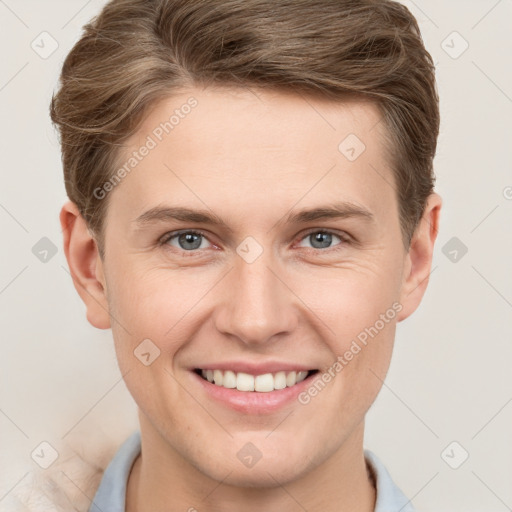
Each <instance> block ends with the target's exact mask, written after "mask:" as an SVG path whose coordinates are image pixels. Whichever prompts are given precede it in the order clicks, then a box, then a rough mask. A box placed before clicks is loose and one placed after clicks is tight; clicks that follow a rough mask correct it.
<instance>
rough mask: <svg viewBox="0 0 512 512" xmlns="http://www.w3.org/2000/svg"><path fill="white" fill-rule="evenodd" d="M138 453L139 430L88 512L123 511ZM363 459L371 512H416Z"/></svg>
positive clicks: (378, 468) (378, 467)
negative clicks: (370, 483) (371, 488)
mask: <svg viewBox="0 0 512 512" xmlns="http://www.w3.org/2000/svg"><path fill="white" fill-rule="evenodd" d="M140 452H141V441H140V431H136V432H134V433H133V434H132V435H131V436H130V437H128V439H126V441H124V443H123V444H122V445H121V447H120V448H119V450H118V451H117V453H116V454H115V455H114V458H113V459H112V460H111V461H110V463H109V465H108V466H107V468H106V469H105V473H104V474H103V477H102V479H101V482H100V486H99V487H98V490H97V492H96V494H95V496H94V499H93V501H92V503H91V506H90V508H89V512H125V503H126V486H127V483H128V477H129V475H130V471H131V469H132V465H133V463H134V462H135V459H136V458H137V457H138V455H139V454H140ZM364 457H365V460H366V462H367V464H368V467H369V468H370V471H371V472H372V474H373V476H374V479H375V484H376V495H377V499H376V503H375V509H374V512H416V511H415V509H414V507H413V506H412V504H411V503H410V500H408V499H407V498H406V497H405V495H404V494H403V493H402V491H401V490H400V489H399V488H398V487H397V486H396V484H395V483H394V482H393V480H392V478H391V475H390V474H389V472H388V470H387V469H386V468H385V466H384V465H383V464H382V462H381V461H380V460H379V459H378V458H377V456H376V455H375V454H374V453H373V452H371V451H370V450H364Z"/></svg>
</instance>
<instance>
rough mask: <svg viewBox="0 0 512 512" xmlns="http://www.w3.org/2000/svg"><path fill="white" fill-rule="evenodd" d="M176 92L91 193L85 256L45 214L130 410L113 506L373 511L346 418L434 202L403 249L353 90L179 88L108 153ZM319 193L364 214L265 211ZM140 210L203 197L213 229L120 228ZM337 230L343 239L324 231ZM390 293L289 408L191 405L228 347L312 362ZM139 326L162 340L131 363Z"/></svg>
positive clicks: (424, 238)
mask: <svg viewBox="0 0 512 512" xmlns="http://www.w3.org/2000/svg"><path fill="white" fill-rule="evenodd" d="M190 96H194V98H196V99H197V101H198V105H197V107H195V108H194V109H193V110H192V111H191V113H190V114H188V115H187V116H186V117H185V118H184V119H182V120H180V123H179V125H178V126H176V127H175V128H174V130H173V131H172V132H171V133H170V134H168V135H166V136H165V137H164V138H163V140H162V141H161V142H160V143H159V144H158V146H157V147H156V148H154V149H152V150H151V151H150V153H149V154H148V155H147V156H146V157H145V158H144V159H143V160H142V161H141V162H140V163H138V165H137V167H136V168H135V169H134V170H132V171H131V173H129V174H128V175H127V176H126V177H125V178H124V179H123V180H122V182H121V183H120V184H119V185H117V186H116V187H115V188H114V189H113V190H112V191H111V192H110V193H109V196H108V201H109V204H108V211H107V217H106V224H105V240H106V242H105V243H106V245H105V248H106V254H105V259H104V260H102V259H101V258H100V256H99V253H98V250H97V245H96V241H95V239H94V237H93V236H92V235H91V233H90V232H89V230H88V229H87V226H86V224H85V222H84V220H83V218H82V217H81V216H80V214H79V212H78V210H77V208H76V206H75V205H74V204H73V203H71V202H68V203H66V204H65V205H64V206H63V208H62V211H61V215H60V220H61V223H62V226H63V228H65V229H64V248H65V253H66V257H67V260H68V263H69V268H70V272H71V275H72V278H73V281H74V284H75V287H76V289H77V291H78V293H79V294H80V296H81V298H82V299H83V301H84V303H85V305H86V307H87V318H88V320H89V322H90V323H91V324H92V325H93V326H95V327H97V328H99V329H108V328H111V329H112V334H113V338H114V342H115V348H116V353H117V357H118V363H119V367H120V370H121V372H122V373H123V375H124V380H125V382H126V385H127V387H128V389H129V391H130V393H131V394H132V395H133V398H134V400H135V401H136V403H137V405H138V408H139V419H140V430H141V436H142V454H143V455H142V456H141V457H139V458H138V459H137V460H136V462H135V464H134V466H133V468H132V472H131V474H130V478H129V483H128V490H127V510H128V511H135V510H137V511H139V512H144V511H153V512H154V511H160V510H162V511H163V510H184V511H185V510H189V509H191V508H192V507H194V508H195V509H197V510H198V511H199V512H201V511H202V510H208V511H223V512H230V511H239V510H244V511H246V512H252V511H260V510H280V511H299V510H303V509H306V510H309V511H317V510H318V511H319V510H322V511H337V512H340V511H352V512H353V511H357V512H370V511H373V510H374V506H375V489H374V486H373V484H372V480H371V479H370V478H369V476H368V473H367V469H366V466H365V461H364V455H363V432H364V418H365V414H366V412H367V410H368V409H369V407H370V406H371V404H372V403H373V401H374V400H375V398H376V396H377V394H378V392H379V391H380V389H381V386H382V380H383V379H384V378H385V375H386V372H387V370H388V367H389V363H390V358H391V354H392V349H393V343H394V337H395V328H396V323H397V322H399V321H402V320H404V319H405V318H407V317H408V316H409V315H411V313H413V312H414V310H415V309H416V308H417V307H418V305H419V303H420V301H421V299H422V297H423V294H424V292H425V289H426V287H427V284H428V278H429V273H430V270H431V263H432V251H433V247H434V242H435V239H436V235H437V231H438V223H439V213H440V209H441V198H440V197H439V195H437V194H432V195H431V196H430V197H429V199H428V202H427V206H426V208H425V212H424V215H423V218H422V220H421V222H420V224H419V225H418V228H417V229H416V232H415V234H414V237H413V239H412V242H411V245H410V247H408V248H407V249H406V248H405V247H404V244H403V241H402V237H401V231H400V222H399V216H398V203H397V200H396V195H395V194H396V193H395V190H394V188H393V187H392V186H391V185H390V184H394V178H393V173H392V170H391V169H390V167H389V166H388V163H387V161H386V157H385V147H384V145H383V130H384V129H385V128H384V123H380V122H379V121H380V119H381V117H380V114H379V111H378V109H377V107H376V106H375V105H374V104H372V103H369V102H361V101H347V102H343V103H340V102H332V101H328V100H319V99H313V98H308V99H307V101H306V99H305V98H303V97H301V96H299V95H294V94H290V93H286V94H285V93H283V92H276V91H273V92H270V91H266V92H263V91H256V90H255V91H249V90H246V89H243V90H242V89H228V88H206V89H199V88H191V89H190V90H187V91H183V92H182V93H180V94H177V95H175V96H173V97H172V98H168V99H166V100H165V101H163V102H160V103H159V104H157V105H156V106H155V108H154V109H153V110H152V111H151V112H150V113H149V115H148V116H147V117H146V119H145V120H144V121H143V124H142V125H141V126H140V127H139V130H138V131H137V133H136V134H135V135H133V136H132V137H131V138H130V139H129V140H128V141H127V143H126V144H125V149H124V151H125V153H124V155H125V156H126V155H129V154H130V153H131V152H132V151H133V150H135V149H137V148H139V147H140V146H141V145H142V144H144V141H145V140H146V137H147V136H148V134H151V133H152V131H153V130H154V129H155V127H156V126H158V125H159V123H160V122H162V121H163V120H166V119H168V118H169V115H170V113H172V111H173V110H174V109H175V108H179V107H180V105H183V104H184V103H186V101H187V99H188V98H189V97H190ZM350 133H354V134H356V135H357V137H359V139H361V140H362V141H363V142H364V144H365V145H366V150H365V151H364V152H363V153H362V154H361V155H360V156H359V157H358V158H357V159H356V160H355V161H353V162H350V161H349V160H348V159H347V158H345V156H344V155H343V154H342V153H341V152H340V151H339V150H338V145H339V144H340V142H341V141H342V140H343V139H345V137H346V136H347V135H348V134H350ZM120 161H121V162H122V161H123V158H121V159H120ZM370 164H371V165H370ZM372 166H373V168H372ZM375 169H377V170H378V172H376V171H375ZM334 201H346V202H351V203H352V204H355V205H357V206H360V207H362V208H365V209H367V210H369V211H370V212H371V213H372V214H373V221H371V222H369V221H368V220H365V219H364V218H360V217H350V218H340V219H324V220H315V221H310V222H308V223H306V224H286V223H285V221H284V219H285V218H286V216H287V215H288V213H289V212H290V211H293V212H295V211H297V210H301V209H306V208H313V207H320V206H325V205H329V204H331V203H332V202H334ZM157 205H169V206H183V207H188V208H194V209H207V210H208V211H210V212H213V213H215V214H216V215H217V216H219V217H221V218H222V219H224V221H225V222H226V224H227V225H228V226H229V228H231V231H229V230H227V229H226V228H224V227H219V226H212V225H208V224H203V223H192V222H184V221H175V220H164V221H160V222H155V223H151V224H147V225H144V226H138V225H137V224H136V223H135V219H136V218H137V217H138V216H139V215H141V214H142V213H144V212H145V211H147V210H149V209H150V208H152V207H154V206H157ZM278 221H282V222H280V223H278ZM312 228H315V229H316V230H317V231H320V232H323V231H322V230H328V231H331V232H333V233H334V235H333V236H332V239H331V242H330V245H329V243H327V247H326V248H322V247H323V246H322V247H320V248H319V245H318V242H316V244H315V237H314V236H310V235H311V233H308V232H307V231H308V230H309V229H312ZM184 229H185V230H186V229H201V230H202V231H203V232H204V234H205V237H204V238H201V237H200V238H199V240H201V241H202V243H201V246H200V248H198V249H193V250H190V249H188V250H187V248H189V247H190V244H189V245H187V244H186V243H185V244H183V242H182V244H181V245H180V243H179V239H178V237H175V238H174V239H172V241H169V242H167V243H166V244H164V245H158V239H159V238H161V237H162V236H163V235H164V234H166V233H172V232H175V231H177V230H184ZM314 232H315V231H314ZM344 234H345V236H346V235H349V239H348V241H344V240H343V239H342V238H338V237H337V236H339V235H344ZM247 236H251V237H253V238H254V239H255V240H256V241H257V242H258V244H259V245H260V246H261V248H262V250H263V252H262V254H261V255H260V256H259V257H258V258H257V259H256V260H255V261H254V262H252V263H248V262H246V261H245V260H244V259H243V258H241V257H240V256H239V255H238V253H237V252H236V249H237V247H238V246H239V245H240V244H241V243H242V241H243V240H244V239H245V238H246V237H247ZM194 251H195V252H194ZM393 303H399V304H400V305H401V311H400V312H399V313H398V314H397V315H396V317H395V318H394V319H393V320H391V321H389V322H388V323H386V324H385V327H384V328H383V329H381V330H380V331H379V332H378V335H376V336H375V337H374V338H372V339H370V340H369V342H368V344H367V346H365V347H364V348H363V349H362V350H361V351H360V352H359V353H358V354H357V355H356V356H354V358H353V359H352V360H351V361H350V362H349V363H348V364H347V365H346V366H344V367H343V370H342V371H341V372H339V373H337V374H336V377H335V378H334V379H332V380H331V382H329V383H328V384H327V385H326V386H325V389H323V390H322V391H321V392H320V393H318V395H317V396H315V397H314V398H312V399H311V401H310V402H309V403H308V404H306V405H303V404H300V403H299V402H298V401H296V400H293V401H292V403H291V404H289V405H287V406H285V407H283V408H281V409H279V410H277V411H275V412H272V413H268V414H259V415H258V414H241V413H240V412H237V411H234V410H232V409H230V408H228V407H226V406H224V405H222V404H219V403H216V402H214V401H213V400H211V399H209V396H208V395H207V394H206V393H205V392H204V390H203V389H202V388H201V387H200V386H199V385H198V384H197V382H196V381H195V380H194V379H193V378H192V376H191V373H190V371H189V368H191V367H200V363H203V364H205V362H208V361H213V362H219V361H226V360H233V359H236V360H244V361H246V360H249V361H258V362H260V361H267V360H269V359H272V360H278V361H290V362H294V363H300V364H307V365H308V366H309V367H311V368H318V369H326V368H328V367H331V366H332V365H333V363H334V362H335V361H336V359H337V357H338V356H340V355H343V354H344V353H345V352H346V351H347V350H348V349H349V348H350V345H351V343H352V341H353V340H354V339H355V338H356V337H357V335H358V334H359V333H360V332H362V331H364V329H365V328H368V327H370V326H373V325H375V323H376V321H377V320H378V319H379V315H381V314H383V313H385V312H386V311H387V310H389V309H390V308H391V307H392V304H393ZM147 338H149V339H150V340H152V342H153V343H154V344H155V345H157V346H158V347H159V349H160V351H161V353H160V356H159V357H158V358H157V359H155V360H154V362H153V363H152V364H150V365H149V366H145V365H143V364H142V363H141V362H140V361H139V360H138V359H137V358H135V357H134V354H133V351H134V349H135V348H136V347H137V346H138V345H139V344H140V343H141V341H142V340H144V339H147ZM381 379H382V380H381ZM248 442H251V443H253V444H254V445H255V446H256V447H257V448H258V449H259V451H260V452H261V454H262V457H261V459H260V460H259V461H258V463H257V464H256V465H254V466H253V467H252V468H247V467H245V466H244V465H243V464H241V462H240V460H239V459H238V458H237V456H236V454H237V452H238V451H239V450H240V449H241V448H242V447H243V446H244V445H245V444H246V443H248Z"/></svg>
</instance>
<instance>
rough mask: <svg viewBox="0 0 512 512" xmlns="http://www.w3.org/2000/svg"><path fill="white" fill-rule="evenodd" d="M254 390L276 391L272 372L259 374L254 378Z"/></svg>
mask: <svg viewBox="0 0 512 512" xmlns="http://www.w3.org/2000/svg"><path fill="white" fill-rule="evenodd" d="M254 390H255V391H263V392H265V393H267V392H269V391H274V376H273V375H272V374H271V373H264V374H263V375H258V376H257V377H256V378H255V379H254Z"/></svg>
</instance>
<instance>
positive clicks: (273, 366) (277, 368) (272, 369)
mask: <svg viewBox="0 0 512 512" xmlns="http://www.w3.org/2000/svg"><path fill="white" fill-rule="evenodd" d="M193 369H201V370H224V371H226V370H231V371H232V372H234V373H239V372H242V373H248V374H249V375H264V374H265V373H277V372H281V371H284V372H291V371H294V370H295V371H304V372H307V371H310V370H315V369H316V368H314V367H312V366H311V365H307V366H306V365H303V364H299V363H289V362H278V361H269V362H266V363H252V362H249V361H224V362H218V363H207V364H204V365H201V364H200V365H198V366H195V367H194V368H193Z"/></svg>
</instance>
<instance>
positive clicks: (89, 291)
mask: <svg viewBox="0 0 512 512" xmlns="http://www.w3.org/2000/svg"><path fill="white" fill-rule="evenodd" d="M59 219H60V225H61V227H62V232H63V235H64V253H65V254H66V259H67V261H68V265H69V271H70V273H71V277H72V279H73V284H74V285H75V288H76V290H77V292H78V294H79V295H80V297H81V299H82V300H83V301H84V304H85V307H86V308H87V320H88V321H89V323H90V324H92V325H93V326H94V327H97V328H98V329H109V328H110V314H109V306H108V300H107V293H106V292H107V288H106V282H105V276H104V274H103V262H102V261H101V258H100V255H99V251H98V246H97V244H96V240H95V239H94V238H93V236H92V235H91V233H90V231H89V228H88V227H87V224H86V222H85V220H84V218H83V217H82V215H81V214H80V212H79V210H78V208H77V206H76V204H75V203H73V202H72V201H68V202H67V203H65V204H64V206H63V207H62V210H61V212H60V216H59Z"/></svg>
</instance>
